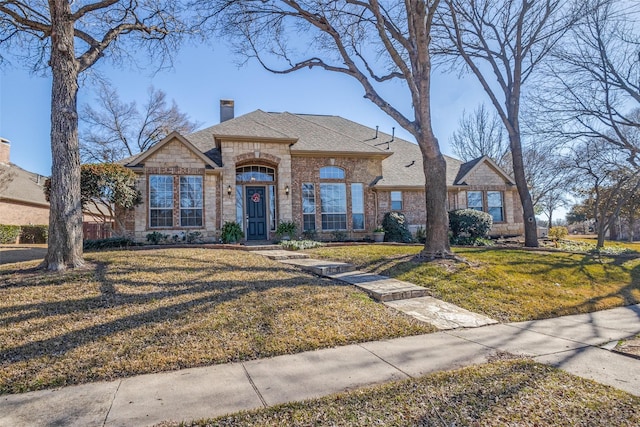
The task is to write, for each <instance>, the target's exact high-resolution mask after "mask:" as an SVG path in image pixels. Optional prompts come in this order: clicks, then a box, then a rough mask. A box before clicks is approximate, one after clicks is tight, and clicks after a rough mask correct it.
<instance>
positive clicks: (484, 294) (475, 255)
mask: <svg viewBox="0 0 640 427" xmlns="http://www.w3.org/2000/svg"><path fill="white" fill-rule="evenodd" d="M420 250H421V247H416V246H384V245H368V246H364V245H363V246H344V247H335V248H333V247H329V248H318V249H312V250H309V251H307V252H308V253H309V254H310V255H312V256H316V257H322V258H328V259H334V260H340V261H345V262H350V263H353V264H355V265H356V266H357V267H358V268H360V269H363V270H366V271H371V272H375V273H379V274H384V275H388V276H390V277H394V278H397V279H400V280H405V281H408V282H411V283H415V284H417V285H420V286H424V287H426V288H427V289H429V291H430V294H431V295H432V296H434V297H436V298H440V299H442V300H444V301H447V302H450V303H453V304H456V305H459V306H461V307H464V308H466V309H468V310H471V311H475V312H478V313H482V314H485V315H487V316H489V317H492V318H494V319H497V320H500V321H523V320H532V319H544V318H550V317H556V316H562V315H567V314H576V313H586V312H592V311H597V310H604V309H607V308H612V307H619V306H624V305H629V304H635V303H638V302H640V258H637V257H635V258H634V257H629V256H628V255H626V256H622V257H614V256H596V255H590V254H571V253H563V252H541V251H527V250H518V249H492V248H490V249H475V248H456V249H455V253H456V254H457V255H459V256H461V257H463V258H464V259H465V260H467V261H468V262H467V263H463V262H457V261H453V260H444V261H434V262H424V261H419V260H416V259H415V255H417V254H418V252H419V251H420Z"/></svg>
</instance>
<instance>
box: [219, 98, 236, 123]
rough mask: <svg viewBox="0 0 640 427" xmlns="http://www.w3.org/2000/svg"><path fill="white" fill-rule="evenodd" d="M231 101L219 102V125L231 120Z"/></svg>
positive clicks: (232, 112)
mask: <svg viewBox="0 0 640 427" xmlns="http://www.w3.org/2000/svg"><path fill="white" fill-rule="evenodd" d="M233 110H234V109H233V99H221V100H220V123H222V122H226V121H227V120H231V119H233V115H234V111H233Z"/></svg>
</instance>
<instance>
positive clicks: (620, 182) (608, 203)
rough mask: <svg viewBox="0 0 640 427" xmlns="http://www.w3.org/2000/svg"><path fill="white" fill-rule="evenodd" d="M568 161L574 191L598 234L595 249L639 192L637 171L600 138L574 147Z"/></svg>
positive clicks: (639, 173) (638, 173) (599, 245)
mask: <svg viewBox="0 0 640 427" xmlns="http://www.w3.org/2000/svg"><path fill="white" fill-rule="evenodd" d="M571 158H572V162H573V169H574V170H575V172H576V173H577V175H578V178H579V180H577V183H578V184H577V188H576V190H577V192H578V194H580V195H583V199H584V200H585V202H584V204H585V205H587V206H589V207H590V208H591V214H590V217H591V218H593V219H594V220H595V224H596V232H597V234H598V242H597V245H596V247H597V248H601V247H603V246H604V239H605V236H606V233H607V232H608V231H609V230H610V229H611V227H612V226H613V224H614V221H615V220H616V219H617V218H618V217H619V215H620V212H621V211H622V209H623V207H624V206H625V205H627V204H628V201H629V199H630V198H632V197H634V195H635V194H636V193H637V192H638V191H639V190H640V170H639V169H638V168H635V167H633V166H630V164H629V162H628V161H627V160H628V159H626V158H625V156H622V155H621V152H620V151H619V150H616V149H615V148H613V147H612V146H611V145H610V144H609V142H608V141H606V140H605V139H602V138H599V139H590V140H587V141H586V142H584V143H580V144H576V145H575V146H574V147H573V153H572V156H571Z"/></svg>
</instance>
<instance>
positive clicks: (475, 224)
mask: <svg viewBox="0 0 640 427" xmlns="http://www.w3.org/2000/svg"><path fill="white" fill-rule="evenodd" d="M492 225H493V218H492V217H491V215H489V214H488V213H486V212H481V211H477V210H475V209H458V210H455V211H451V212H449V228H450V229H451V233H452V234H453V236H452V242H453V243H454V244H473V243H475V241H476V240H478V239H483V238H486V237H487V236H488V235H489V230H491V226H492Z"/></svg>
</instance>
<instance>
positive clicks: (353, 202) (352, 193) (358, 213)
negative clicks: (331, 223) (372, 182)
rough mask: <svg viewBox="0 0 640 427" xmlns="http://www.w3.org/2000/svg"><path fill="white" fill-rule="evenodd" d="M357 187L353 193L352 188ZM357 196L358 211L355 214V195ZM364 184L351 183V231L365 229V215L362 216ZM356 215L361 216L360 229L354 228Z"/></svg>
mask: <svg viewBox="0 0 640 427" xmlns="http://www.w3.org/2000/svg"><path fill="white" fill-rule="evenodd" d="M356 187H358V188H359V189H358V190H357V193H356V191H354V188H356ZM356 194H358V195H359V197H360V200H359V203H360V211H358V212H356V210H355V208H354V206H355V205H356V203H355V201H356V199H355V195H356ZM364 210H365V209H364V184H363V183H361V182H352V183H351V229H352V230H353V231H362V230H365V229H366V221H365V218H366V216H365V214H364ZM356 215H361V216H362V227H358V228H356V224H355V220H354V218H355V216H356Z"/></svg>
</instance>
